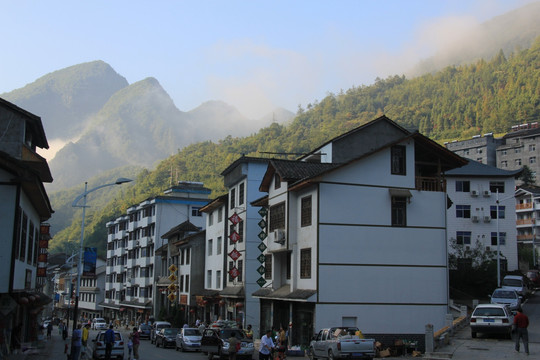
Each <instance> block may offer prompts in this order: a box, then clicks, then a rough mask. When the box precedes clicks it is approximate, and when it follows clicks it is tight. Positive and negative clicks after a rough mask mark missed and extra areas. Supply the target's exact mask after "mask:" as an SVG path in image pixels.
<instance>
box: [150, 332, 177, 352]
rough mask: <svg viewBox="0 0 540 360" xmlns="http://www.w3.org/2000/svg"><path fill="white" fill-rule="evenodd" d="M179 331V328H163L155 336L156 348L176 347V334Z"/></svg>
mask: <svg viewBox="0 0 540 360" xmlns="http://www.w3.org/2000/svg"><path fill="white" fill-rule="evenodd" d="M179 331H180V329H179V328H163V329H161V330H159V332H158V333H157V335H156V341H155V342H156V347H159V346H160V345H161V346H163V347H164V348H166V347H167V346H174V347H176V334H178V332H179Z"/></svg>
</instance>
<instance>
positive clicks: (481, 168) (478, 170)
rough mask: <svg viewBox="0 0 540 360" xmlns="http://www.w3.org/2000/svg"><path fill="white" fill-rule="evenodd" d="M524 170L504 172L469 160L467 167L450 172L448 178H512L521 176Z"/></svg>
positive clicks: (447, 174) (447, 173)
mask: <svg viewBox="0 0 540 360" xmlns="http://www.w3.org/2000/svg"><path fill="white" fill-rule="evenodd" d="M522 171H523V169H518V170H510V171H509V170H503V169H499V168H496V167H494V166H489V165H486V164H482V163H479V162H478V161H474V160H469V163H468V164H467V165H464V166H462V167H460V168H456V169H452V170H448V171H447V172H446V176H483V177H510V176H519V174H521V172H522Z"/></svg>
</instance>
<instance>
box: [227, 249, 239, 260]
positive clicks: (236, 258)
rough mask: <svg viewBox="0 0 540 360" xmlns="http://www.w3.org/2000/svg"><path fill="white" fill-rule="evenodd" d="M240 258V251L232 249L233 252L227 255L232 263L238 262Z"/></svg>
mask: <svg viewBox="0 0 540 360" xmlns="http://www.w3.org/2000/svg"><path fill="white" fill-rule="evenodd" d="M240 256H242V254H240V251H238V250H236V249H233V251H231V252H230V253H229V257H230V258H231V259H233V260H234V261H236V260H238V258H239V257H240Z"/></svg>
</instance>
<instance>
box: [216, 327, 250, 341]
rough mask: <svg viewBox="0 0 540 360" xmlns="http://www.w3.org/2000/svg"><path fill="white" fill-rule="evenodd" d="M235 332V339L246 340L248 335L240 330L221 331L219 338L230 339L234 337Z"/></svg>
mask: <svg viewBox="0 0 540 360" xmlns="http://www.w3.org/2000/svg"><path fill="white" fill-rule="evenodd" d="M233 332H234V337H235V338H237V339H244V338H245V337H246V334H244V332H243V331H242V330H240V329H223V330H220V331H219V337H220V338H222V339H228V338H230V337H231V336H232V333H233Z"/></svg>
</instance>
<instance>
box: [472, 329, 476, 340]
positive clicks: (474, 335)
mask: <svg viewBox="0 0 540 360" xmlns="http://www.w3.org/2000/svg"><path fill="white" fill-rule="evenodd" d="M471 337H472V338H473V339H476V332H475V331H471Z"/></svg>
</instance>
